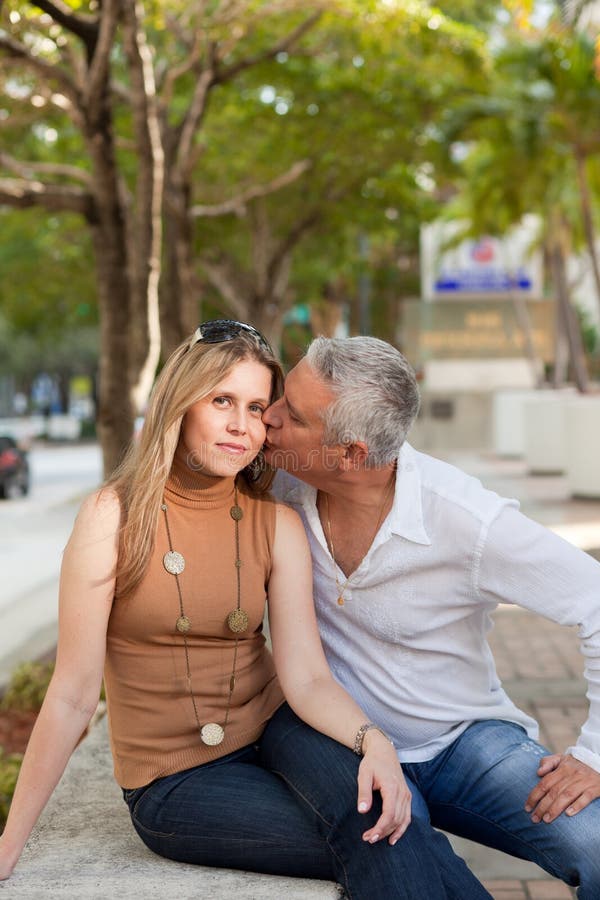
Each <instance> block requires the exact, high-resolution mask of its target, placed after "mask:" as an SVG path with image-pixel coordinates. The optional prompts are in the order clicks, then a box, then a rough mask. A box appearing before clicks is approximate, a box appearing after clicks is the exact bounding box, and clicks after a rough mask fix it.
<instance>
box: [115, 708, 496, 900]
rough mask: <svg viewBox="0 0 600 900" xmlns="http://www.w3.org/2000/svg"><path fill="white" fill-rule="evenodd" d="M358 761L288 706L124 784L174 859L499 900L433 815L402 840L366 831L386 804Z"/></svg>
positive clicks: (354, 895) (146, 837) (152, 841)
mask: <svg viewBox="0 0 600 900" xmlns="http://www.w3.org/2000/svg"><path fill="white" fill-rule="evenodd" d="M358 763H359V759H358V757H357V756H356V754H354V753H353V752H352V751H351V750H348V749H347V748H346V747H343V746H342V745H340V744H338V743H337V742H335V741H332V740H331V739H329V738H327V737H325V736H324V735H322V734H319V733H318V732H316V731H314V730H313V729H312V728H309V727H308V726H307V725H305V724H304V723H303V722H301V721H300V720H299V719H298V718H297V717H296V716H295V715H294V714H293V713H292V712H291V710H290V709H289V708H288V707H287V706H285V705H284V706H283V707H281V709H280V710H278V711H277V713H276V714H275V715H274V716H273V719H272V720H271V722H270V723H269V725H268V726H267V728H266V730H265V733H264V734H263V736H262V738H261V740H260V742H259V743H258V744H257V745H253V746H248V747H245V748H243V749H241V750H238V751H236V752H235V753H231V754H229V755H228V756H225V757H223V758H221V759H219V760H216V761H214V762H212V763H207V764H205V765H203V766H197V767H196V768H194V769H188V770H186V771H184V772H178V773H176V774H175V775H168V776H166V777H165V778H160V779H158V780H157V781H154V782H152V783H151V784H150V785H147V786H146V787H142V788H137V789H135V790H128V791H124V794H125V799H126V800H127V803H128V805H129V809H130V813H131V818H132V821H133V824H134V827H135V829H136V831H137V832H138V834H139V836H140V837H141V839H142V840H143V841H144V843H145V844H146V845H147V846H148V847H149V848H150V849H151V850H153V851H154V852H156V853H158V854H160V855H161V856H166V857H169V858H170V859H175V860H179V861H182V862H188V863H196V864H200V865H206V866H223V867H227V868H236V869H250V870H253V871H257V872H267V873H270V874H276V875H293V876H299V877H304V878H321V879H328V880H331V881H337V882H339V883H340V884H341V885H342V886H343V887H344V889H345V892H346V895H347V897H348V898H351V900H391V898H402V900H448V898H449V900H467V898H468V900H480V898H488V900H489V898H490V895H489V894H488V893H487V891H485V890H484V888H483V887H482V886H481V885H480V883H479V882H478V881H477V879H476V878H475V877H474V876H473V875H472V873H471V872H469V870H468V869H467V867H466V865H465V864H464V862H463V861H462V860H461V859H460V858H459V857H457V856H456V855H455V854H454V852H453V851H452V848H451V847H450V844H449V842H448V840H447V839H446V838H445V837H444V836H443V835H441V834H439V833H438V832H436V831H434V829H433V828H432V827H431V826H430V825H429V823H428V822H426V821H424V820H418V821H413V823H412V824H411V825H410V826H409V828H408V830H407V832H406V833H405V834H404V835H403V837H402V838H401V839H400V840H399V841H398V843H397V844H396V845H395V846H394V847H391V846H390V845H389V844H388V843H387V841H380V842H378V843H377V844H373V845H372V844H368V843H365V842H364V841H363V840H362V839H361V835H362V833H363V831H365V830H366V829H367V828H369V827H370V826H371V825H372V824H374V823H375V822H376V820H377V818H378V816H379V814H380V803H379V800H378V795H377V798H376V802H375V804H374V809H373V810H372V811H371V812H370V813H366V814H359V813H358V812H357V811H356V804H357V783H356V778H357V771H358ZM269 769H271V771H269ZM274 772H275V773H278V774H281V776H282V777H281V778H280V777H278V774H274ZM286 782H287V784H289V788H291V790H290V789H289V788H288V786H286Z"/></svg>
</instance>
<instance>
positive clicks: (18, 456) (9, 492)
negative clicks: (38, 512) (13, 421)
mask: <svg viewBox="0 0 600 900" xmlns="http://www.w3.org/2000/svg"><path fill="white" fill-rule="evenodd" d="M28 493H29V463H28V462H27V454H26V452H25V451H24V450H22V449H21V448H20V447H19V445H18V444H17V442H16V441H15V440H13V438H11V437H0V497H3V498H5V499H6V498H10V497H16V496H18V495H19V494H28Z"/></svg>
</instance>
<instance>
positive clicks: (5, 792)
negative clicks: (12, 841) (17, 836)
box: [0, 747, 23, 831]
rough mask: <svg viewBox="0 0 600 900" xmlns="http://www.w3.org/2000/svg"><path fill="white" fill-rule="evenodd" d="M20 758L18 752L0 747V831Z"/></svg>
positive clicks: (15, 781)
mask: <svg viewBox="0 0 600 900" xmlns="http://www.w3.org/2000/svg"><path fill="white" fill-rule="evenodd" d="M22 759H23V757H22V755H21V754H20V753H5V752H4V748H3V747H0V831H1V830H2V829H3V828H4V825H5V822H6V817H7V815H8V808H9V806H10V801H11V800H12V795H13V793H14V791H15V784H16V783H17V776H18V774H19V769H20V768H21V760H22Z"/></svg>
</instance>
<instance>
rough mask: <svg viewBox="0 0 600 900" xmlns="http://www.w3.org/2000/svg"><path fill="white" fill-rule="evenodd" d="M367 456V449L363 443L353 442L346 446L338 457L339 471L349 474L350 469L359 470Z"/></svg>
mask: <svg viewBox="0 0 600 900" xmlns="http://www.w3.org/2000/svg"><path fill="white" fill-rule="evenodd" d="M368 455H369V448H368V447H367V445H366V444H365V442H364V441H353V442H352V443H351V444H346V446H345V447H344V448H343V452H342V455H341V457H340V469H342V471H344V472H349V471H350V470H351V469H360V468H362V467H363V466H364V464H365V462H366V459H367V457H368Z"/></svg>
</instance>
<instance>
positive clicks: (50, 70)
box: [0, 35, 79, 104]
mask: <svg viewBox="0 0 600 900" xmlns="http://www.w3.org/2000/svg"><path fill="white" fill-rule="evenodd" d="M0 50H5V51H6V52H7V54H8V55H9V56H11V57H13V58H15V59H20V60H22V61H23V62H24V63H25V64H26V65H27V66H30V67H31V68H32V69H35V70H36V71H37V72H38V73H39V74H40V75H42V76H43V77H44V78H48V79H50V80H51V81H57V82H59V84H60V85H61V86H62V89H63V92H64V93H65V94H66V95H67V97H68V98H69V99H70V100H71V101H72V102H73V103H75V104H77V103H78V100H79V98H78V95H77V88H76V86H75V84H74V83H73V82H72V81H71V79H70V78H69V76H68V75H67V73H66V72H64V71H63V70H62V69H60V68H59V67H58V66H55V65H52V63H49V62H46V61H45V60H44V59H41V58H40V57H38V56H34V55H33V53H31V52H30V51H29V50H28V48H27V47H26V46H25V45H24V44H21V43H19V41H16V40H15V39H14V38H11V37H8V36H7V35H0Z"/></svg>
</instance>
